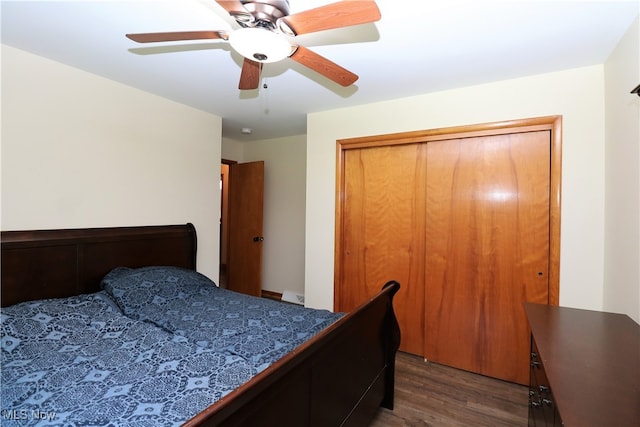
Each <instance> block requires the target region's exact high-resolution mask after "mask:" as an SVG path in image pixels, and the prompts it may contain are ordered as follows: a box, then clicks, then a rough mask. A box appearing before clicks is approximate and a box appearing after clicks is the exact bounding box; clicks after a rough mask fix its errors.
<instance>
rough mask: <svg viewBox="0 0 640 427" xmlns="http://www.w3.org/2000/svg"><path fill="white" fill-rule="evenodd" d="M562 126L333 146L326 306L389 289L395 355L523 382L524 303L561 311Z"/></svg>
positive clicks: (539, 124)
mask: <svg viewBox="0 0 640 427" xmlns="http://www.w3.org/2000/svg"><path fill="white" fill-rule="evenodd" d="M560 126H561V118H560V117H557V116H554V117H542V118H536V119H525V120H517V121H511V122H501V123H491V124H484V125H473V126H465V127H456V128H448V129H437V130H431V131H422V132H409V133H402V134H394V135H382V136H375V137H365V138H356V139H349V140H341V141H338V159H337V160H338V163H337V165H338V173H337V175H338V179H337V206H336V254H335V261H336V269H335V309H336V310H340V311H349V310H351V309H353V308H355V305H356V304H357V303H358V302H359V301H362V300H363V299H364V298H366V297H370V296H372V295H373V294H374V293H375V292H377V291H378V288H379V287H380V286H381V285H382V284H383V283H385V282H386V281H387V280H391V279H394V280H397V281H398V282H400V284H401V289H400V292H399V293H398V295H397V296H396V299H395V305H396V313H397V316H398V321H399V323H400V327H401V332H402V343H401V350H403V351H406V352H409V353H413V354H417V355H421V356H424V357H425V359H427V360H430V361H434V362H437V363H442V364H445V365H449V366H454V367H457V368H460V369H465V370H468V371H472V372H477V373H480V374H483V375H488V376H491V377H495V378H500V379H504V380H507V381H513V382H518V383H521V384H527V383H528V381H529V378H528V374H529V365H528V361H529V329H528V324H527V321H526V316H525V313H524V308H523V303H524V302H537V303H550V304H556V305H557V303H558V301H557V300H558V269H559V234H560V233H559V231H560V230H559V212H560V209H559V208H560V197H559V195H560V179H559V175H560Z"/></svg>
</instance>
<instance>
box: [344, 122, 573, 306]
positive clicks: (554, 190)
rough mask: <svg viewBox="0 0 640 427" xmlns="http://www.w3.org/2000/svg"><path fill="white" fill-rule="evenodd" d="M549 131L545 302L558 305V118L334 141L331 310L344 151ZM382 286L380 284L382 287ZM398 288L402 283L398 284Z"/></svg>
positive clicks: (560, 147)
mask: <svg viewBox="0 0 640 427" xmlns="http://www.w3.org/2000/svg"><path fill="white" fill-rule="evenodd" d="M539 130H549V131H551V147H550V150H551V152H550V155H551V165H550V173H551V176H550V194H549V300H548V304H550V305H558V304H559V300H560V211H561V209H560V205H561V175H562V116H560V115H558V116H545V117H535V118H527V119H518V120H509V121H502V122H492V123H482V124H475V125H465V126H454V127H446V128H437V129H430V130H421V131H412V132H401V133H393V134H386V135H375V136H366V137H359V138H349V139H341V140H337V141H336V152H337V153H336V212H335V251H334V265H335V268H334V309H339V307H338V304H339V303H338V300H339V298H340V295H341V292H342V286H343V283H342V268H343V266H342V255H343V248H342V240H343V239H342V235H343V224H344V220H343V215H344V214H343V209H344V208H343V201H344V199H345V182H344V181H345V180H344V173H345V171H344V165H345V162H344V156H345V152H346V151H347V150H352V149H357V148H366V147H380V146H389V145H401V144H413V143H429V142H430V141H442V140H447V139H456V138H460V137H463V136H464V137H475V136H488V135H501V134H507V133H516V132H527V131H539ZM382 285H383V284H380V286H382ZM400 286H401V287H402V283H401V284H400Z"/></svg>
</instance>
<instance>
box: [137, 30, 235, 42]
mask: <svg viewBox="0 0 640 427" xmlns="http://www.w3.org/2000/svg"><path fill="white" fill-rule="evenodd" d="M126 36H127V37H128V38H130V39H131V40H133V41H134V42H138V43H155V42H173V41H178V40H201V39H224V40H227V39H228V38H229V36H228V35H227V33H226V32H225V31H179V32H175V33H141V34H127V35H126Z"/></svg>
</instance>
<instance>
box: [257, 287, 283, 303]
mask: <svg viewBox="0 0 640 427" xmlns="http://www.w3.org/2000/svg"><path fill="white" fill-rule="evenodd" d="M261 295H262V298H268V299H273V300H276V301H281V300H282V294H281V293H280V292H273V291H266V290H264V289H263V290H262V294H261Z"/></svg>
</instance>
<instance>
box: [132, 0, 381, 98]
mask: <svg viewBox="0 0 640 427" xmlns="http://www.w3.org/2000/svg"><path fill="white" fill-rule="evenodd" d="M216 3H218V4H219V5H220V6H222V7H223V8H224V9H225V10H226V11H227V12H228V13H229V15H231V17H232V18H234V19H235V20H236V22H237V23H238V24H239V25H240V27H241V28H240V29H237V30H233V31H224V30H219V31H216V30H213V31H181V32H168V33H142V34H127V35H126V36H127V37H128V38H130V39H131V40H133V41H136V42H138V43H155V42H167V41H179V40H203V39H222V40H226V41H228V42H229V43H230V44H231V47H232V48H233V49H234V50H236V51H237V52H238V53H239V54H241V55H242V56H243V57H244V63H243V65H242V71H241V74H240V83H239V85H238V89H240V90H250V89H257V88H258V86H259V84H260V73H261V72H262V66H263V64H265V63H269V62H276V61H280V60H283V59H285V58H291V59H293V60H294V61H296V62H298V63H300V64H302V65H304V66H306V67H308V68H310V69H312V70H314V71H316V72H317V73H319V74H321V75H323V76H325V77H326V78H328V79H330V80H332V81H334V82H336V83H338V84H340V85H342V86H349V85H351V84H353V83H354V82H355V81H356V80H358V76H357V75H356V74H354V73H352V72H351V71H349V70H346V69H345V68H343V67H341V66H340V65H338V64H336V63H334V62H332V61H330V60H329V59H327V58H325V57H323V56H321V55H319V54H317V53H315V52H313V51H311V50H310V49H307V48H305V47H304V46H302V45H299V44H297V43H295V41H294V37H295V36H297V35H302V34H308V33H313V32H316V31H323V30H331V29H335V28H341V27H348V26H351V25H358V24H366V23H370V22H375V21H377V20H379V19H380V10H379V9H378V6H377V5H376V3H375V1H373V0H342V1H338V2H336V3H331V4H327V5H325V6H320V7H317V8H314V9H309V10H306V11H303V12H300V13H296V14H293V15H289V0H216Z"/></svg>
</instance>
